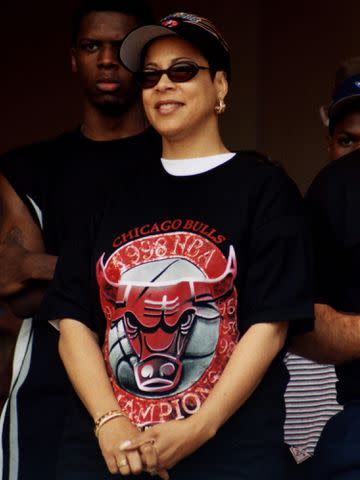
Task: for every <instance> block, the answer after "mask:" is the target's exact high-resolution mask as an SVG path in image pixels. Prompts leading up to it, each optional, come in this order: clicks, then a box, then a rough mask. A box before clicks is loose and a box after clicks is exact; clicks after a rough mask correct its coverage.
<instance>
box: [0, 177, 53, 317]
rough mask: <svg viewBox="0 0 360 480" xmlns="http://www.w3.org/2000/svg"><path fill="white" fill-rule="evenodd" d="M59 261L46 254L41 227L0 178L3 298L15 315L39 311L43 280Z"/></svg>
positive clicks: (0, 290) (0, 286)
mask: <svg viewBox="0 0 360 480" xmlns="http://www.w3.org/2000/svg"><path fill="white" fill-rule="evenodd" d="M56 260H57V257H54V256H52V255H47V254H46V253H44V243H43V240H42V235H41V231H40V229H39V227H38V225H37V224H36V223H35V222H34V220H33V218H32V216H31V215H30V213H29V211H28V209H27V207H26V206H25V205H24V203H23V202H22V200H21V199H20V198H19V197H18V195H17V194H16V192H15V191H14V189H13V188H12V187H11V185H10V184H9V182H8V181H7V180H6V179H5V178H4V177H3V176H1V175H0V298H1V299H2V300H4V301H6V302H7V303H8V305H9V306H10V308H11V310H12V311H13V313H15V314H16V315H18V316H28V315H31V314H32V313H34V311H36V309H37V308H38V306H39V304H40V301H41V298H42V292H43V290H44V284H43V281H48V280H51V279H52V277H53V274H54V269H55V265H56Z"/></svg>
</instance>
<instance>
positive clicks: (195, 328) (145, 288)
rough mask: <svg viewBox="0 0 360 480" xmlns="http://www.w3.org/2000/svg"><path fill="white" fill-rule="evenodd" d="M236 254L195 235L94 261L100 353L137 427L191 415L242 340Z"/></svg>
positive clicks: (164, 238)
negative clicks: (102, 326) (101, 323)
mask: <svg viewBox="0 0 360 480" xmlns="http://www.w3.org/2000/svg"><path fill="white" fill-rule="evenodd" d="M235 278H236V257H235V251H234V249H233V247H230V250H229V253H228V258H226V257H225V256H224V254H223V253H222V252H221V250H220V249H219V247H218V246H217V245H215V244H214V243H213V242H211V241H209V240H208V239H206V238H204V237H202V236H200V235H198V234H195V233H192V232H174V233H164V234H160V235H151V236H146V237H143V238H139V239H136V240H133V241H130V242H128V243H126V244H125V245H122V246H121V247H120V248H118V249H117V250H116V251H115V252H114V253H113V254H112V255H111V256H110V257H109V258H108V260H107V261H106V262H105V254H103V255H102V257H101V258H100V259H99V261H98V263H97V281H98V284H99V287H100V299H101V305H102V309H103V312H104V314H105V317H106V319H107V329H106V335H105V343H104V356H105V361H106V364H107V368H108V373H109V375H110V379H111V382H112V386H113V389H114V392H115V395H116V397H117V400H118V402H119V405H120V408H121V409H122V410H123V411H125V412H126V413H127V414H128V415H129V418H130V419H131V420H132V421H134V422H135V423H136V424H137V425H138V426H146V425H152V424H155V423H159V422H164V421H167V420H170V419H180V418H185V417H186V416H188V415H191V414H193V413H195V412H196V411H197V410H198V409H199V408H200V406H201V404H202V403H203V401H204V400H205V398H206V397H207V396H208V394H209V393H210V391H211V389H212V387H213V385H214V384H215V382H216V381H217V379H218V378H219V376H220V375H221V373H222V371H223V369H224V368H225V365H226V363H227V361H228V359H229V357H230V355H231V353H232V351H233V350H234V347H235V345H236V343H237V341H238V338H239V331H238V325H237V316H236V311H237V293H236V289H235V286H234V280H235Z"/></svg>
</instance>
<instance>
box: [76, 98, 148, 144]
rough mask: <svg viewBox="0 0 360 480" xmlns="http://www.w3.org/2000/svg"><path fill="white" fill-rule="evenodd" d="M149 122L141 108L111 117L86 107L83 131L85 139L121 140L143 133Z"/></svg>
mask: <svg viewBox="0 0 360 480" xmlns="http://www.w3.org/2000/svg"><path fill="white" fill-rule="evenodd" d="M146 127H147V121H146V118H145V116H144V114H143V111H142V109H141V107H140V106H138V105H136V106H134V107H133V108H132V109H130V110H128V111H126V112H123V113H122V114H120V115H118V116H110V115H106V114H105V113H103V112H101V111H99V110H96V109H94V108H91V107H88V106H86V105H85V108H84V114H83V122H82V124H81V131H82V133H83V135H85V137H87V138H90V139H91V140H97V141H109V140H120V139H122V138H127V137H132V136H134V135H138V134H139V133H141V132H143V131H144V130H145V129H146Z"/></svg>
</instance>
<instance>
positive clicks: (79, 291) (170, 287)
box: [42, 153, 313, 458]
mask: <svg viewBox="0 0 360 480" xmlns="http://www.w3.org/2000/svg"><path fill="white" fill-rule="evenodd" d="M309 245H310V242H309V238H308V234H307V231H306V227H305V222H304V218H303V209H302V201H301V197H300V195H299V193H298V191H297V189H296V187H295V186H294V184H293V182H292V181H291V180H290V179H289V178H288V177H287V175H286V174H285V173H284V172H283V170H282V169H281V168H278V167H275V166H273V165H272V164H270V163H267V162H265V161H263V160H261V159H259V158H257V157H256V156H251V155H246V154H241V153H237V154H236V155H235V156H234V157H233V158H231V159H227V161H226V162H225V163H223V164H221V165H218V166H217V167H215V168H212V169H211V170H209V171H206V172H202V173H198V174H194V175H190V176H189V175H188V176H172V175H170V174H169V173H168V172H167V171H166V170H165V169H164V167H163V165H162V164H161V162H160V161H158V162H157V163H156V164H155V165H154V166H153V168H152V169H151V171H149V172H148V174H147V175H144V176H141V175H139V176H138V177H137V178H132V179H129V182H128V183H127V184H126V185H125V186H122V187H121V189H119V190H116V191H111V192H109V197H108V202H107V205H106V208H105V209H99V211H98V212H96V213H94V215H92V217H91V219H90V220H88V219H87V220H85V221H84V222H81V224H79V229H78V231H77V232H75V231H74V235H73V238H72V240H71V241H70V242H69V244H68V246H67V249H66V250H65V252H64V254H63V255H62V257H61V258H60V260H59V263H58V266H57V271H56V275H55V280H54V282H53V283H52V286H51V289H50V291H49V294H48V296H47V298H46V300H45V302H44V304H43V308H42V316H43V317H44V316H46V317H47V318H48V319H50V320H52V319H56V318H64V317H66V318H73V319H76V320H78V321H80V322H83V323H84V324H85V325H87V326H88V327H89V328H90V329H91V330H93V331H94V332H96V333H97V334H98V335H99V341H100V345H101V347H102V350H103V354H104V359H105V362H106V366H107V371H108V374H109V377H110V380H111V383H112V386H113V390H114V393H115V395H116V398H117V400H118V402H119V406H120V408H121V409H122V410H123V411H124V412H126V414H127V415H128V417H129V418H130V419H131V421H132V422H134V423H135V424H137V425H138V426H140V427H145V426H151V425H154V424H156V423H159V422H164V421H167V420H170V419H183V418H186V417H187V416H189V415H192V414H194V413H195V412H197V411H198V410H199V408H201V405H202V403H203V402H204V400H205V399H206V397H207V396H208V395H209V393H210V392H211V389H212V388H213V386H214V384H215V383H216V381H217V380H218V378H219V377H220V375H221V373H222V372H223V370H224V367H225V365H226V363H227V361H228V359H229V357H230V356H231V354H232V352H233V350H234V347H235V345H236V344H237V342H238V341H239V338H241V336H242V335H243V334H244V333H245V332H246V331H247V329H248V328H249V327H251V326H252V325H254V324H256V323H264V322H279V321H289V323H290V329H289V332H290V334H295V333H297V332H304V331H306V330H309V329H311V328H312V324H313V310H312V297H311V284H312V281H311V273H310V272H311V254H310V249H309ZM283 353H284V352H283V351H282V352H280V353H279V355H278V356H277V357H276V358H275V359H274V361H273V362H272V364H271V366H270V368H269V369H268V371H267V373H266V374H265V377H264V379H263V380H262V382H261V384H260V385H259V386H258V388H257V389H256V391H255V392H254V393H253V395H252V396H251V397H250V399H249V400H248V401H247V402H246V403H245V404H244V405H243V406H242V407H241V408H240V409H239V410H238V412H236V413H235V415H233V417H232V418H231V419H230V420H229V421H228V422H227V423H226V424H225V425H224V426H223V427H222V429H221V430H220V432H218V434H217V435H216V437H215V438H214V439H212V440H211V441H210V442H208V443H207V444H206V445H205V446H204V447H202V448H201V449H200V450H199V451H198V452H197V453H196V455H197V456H198V457H199V456H200V457H201V458H202V456H204V455H205V458H207V456H208V455H212V454H214V452H215V450H216V455H219V454H221V452H225V453H226V455H229V453H231V452H230V451H231V450H233V449H237V448H239V447H240V446H243V445H252V444H257V445H267V444H271V445H274V444H276V443H277V444H279V445H281V444H282V442H283V431H282V425H283V420H284V404H283V393H284V390H285V386H286V383H287V381H288V375H287V371H286V368H285V367H284V365H283V362H282V358H283ZM259 354H261V352H259ZM239 368H241V365H239ZM211 452H213V453H211Z"/></svg>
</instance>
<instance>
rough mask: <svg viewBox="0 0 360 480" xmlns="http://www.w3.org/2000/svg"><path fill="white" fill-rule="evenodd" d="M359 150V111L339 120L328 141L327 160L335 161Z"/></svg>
mask: <svg viewBox="0 0 360 480" xmlns="http://www.w3.org/2000/svg"><path fill="white" fill-rule="evenodd" d="M359 148H360V111H359V112H353V113H349V114H348V115H345V117H344V118H343V119H342V120H340V121H339V122H338V123H337V124H336V126H335V129H334V133H333V135H332V137H329V140H328V151H329V159H330V160H336V159H337V158H339V157H342V156H343V155H346V154H347V153H351V152H353V151H354V150H357V149H359Z"/></svg>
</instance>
